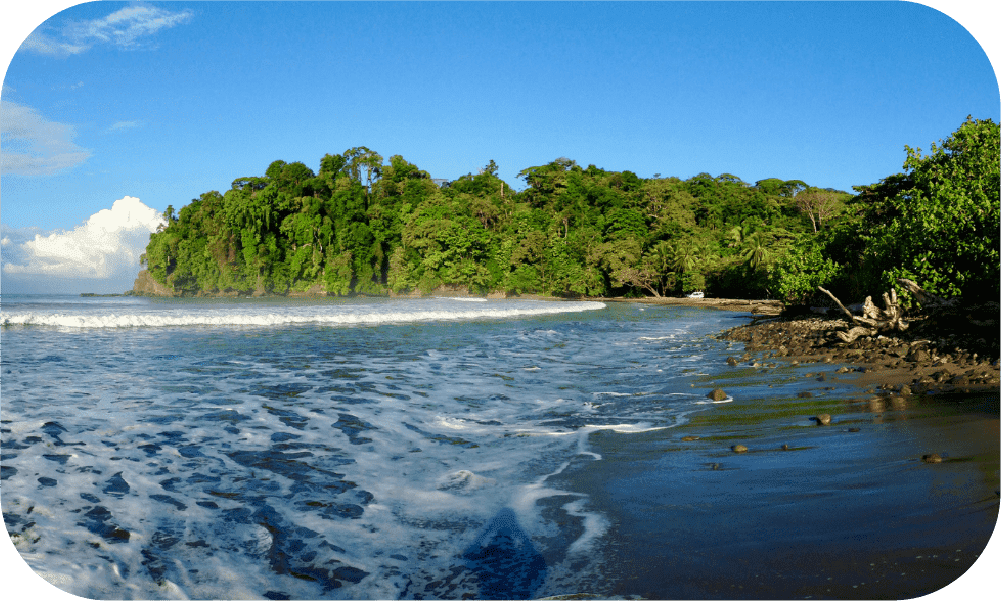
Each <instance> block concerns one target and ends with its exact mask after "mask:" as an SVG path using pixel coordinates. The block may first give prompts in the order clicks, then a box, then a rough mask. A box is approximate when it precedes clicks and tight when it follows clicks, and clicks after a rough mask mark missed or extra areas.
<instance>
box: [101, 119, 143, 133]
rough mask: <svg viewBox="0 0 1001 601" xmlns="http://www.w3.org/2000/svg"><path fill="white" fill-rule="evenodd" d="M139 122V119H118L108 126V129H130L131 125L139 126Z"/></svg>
mask: <svg viewBox="0 0 1001 601" xmlns="http://www.w3.org/2000/svg"><path fill="white" fill-rule="evenodd" d="M140 125H141V123H140V122H139V121H119V122H117V123H115V124H114V125H112V126H111V127H109V128H108V131H122V130H124V129H132V128H133V127H139V126H140Z"/></svg>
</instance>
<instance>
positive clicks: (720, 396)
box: [706, 388, 726, 402]
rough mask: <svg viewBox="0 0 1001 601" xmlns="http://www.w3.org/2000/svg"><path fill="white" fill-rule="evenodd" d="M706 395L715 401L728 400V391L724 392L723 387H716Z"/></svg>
mask: <svg viewBox="0 0 1001 601" xmlns="http://www.w3.org/2000/svg"><path fill="white" fill-rule="evenodd" d="M706 397H707V398H709V399H712V400H713V401H717V402H718V401H725V400H726V393H725V392H723V389H722V388H716V389H714V390H713V391H712V392H710V393H709V394H707V395H706Z"/></svg>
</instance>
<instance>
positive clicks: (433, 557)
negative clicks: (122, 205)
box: [0, 297, 719, 598]
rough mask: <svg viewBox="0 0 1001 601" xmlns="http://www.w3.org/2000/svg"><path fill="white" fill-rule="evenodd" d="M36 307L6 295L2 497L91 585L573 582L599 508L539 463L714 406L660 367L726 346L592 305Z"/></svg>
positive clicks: (211, 589) (355, 586) (561, 466)
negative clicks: (558, 483) (609, 435)
mask: <svg viewBox="0 0 1001 601" xmlns="http://www.w3.org/2000/svg"><path fill="white" fill-rule="evenodd" d="M45 300H46V302H39V299H32V298H25V299H23V300H22V299H16V300H15V301H12V302H7V301H8V297H5V299H4V301H5V302H4V307H3V317H2V322H3V323H4V324H5V325H6V326H7V327H5V328H2V330H0V335H2V336H3V362H2V368H3V408H2V416H0V417H2V420H3V441H4V458H3V511H4V515H5V519H6V525H7V529H8V532H9V533H10V534H11V536H12V539H13V540H15V545H16V547H17V548H18V550H19V552H20V553H21V554H22V557H23V558H24V559H25V560H26V561H27V562H28V563H29V565H31V566H32V568H33V569H34V570H36V571H37V572H39V573H40V574H44V576H45V578H46V579H47V580H49V581H50V582H53V583H54V584H56V585H57V586H59V587H60V588H63V589H65V590H68V591H70V592H72V593H74V594H77V595H80V596H85V597H98V598H102V597H103V598H107V597H116V598H117V597H121V598H129V597H157V598H182V597H198V598H236V597H257V598H260V597H262V596H267V597H271V598H282V597H285V596H288V597H292V598H318V597H343V598H396V597H403V598H412V597H416V596H424V597H438V598H442V597H461V596H462V595H464V594H468V595H472V596H475V597H481V598H482V597H508V598H516V597H533V596H534V597H538V596H545V595H548V594H559V593H561V592H567V591H575V590H579V588H578V587H580V586H583V584H582V583H583V582H585V581H587V580H588V579H589V578H592V577H593V576H594V575H595V574H600V563H601V552H600V549H601V544H602V540H603V537H604V536H605V533H606V531H607V527H608V522H607V520H606V518H605V517H604V516H603V515H602V514H601V512H600V511H599V510H598V509H596V508H594V507H593V506H592V505H591V504H590V503H589V499H588V497H587V496H586V495H583V494H581V493H571V492H567V491H564V490H561V489H559V488H558V487H554V486H552V485H551V484H549V480H550V479H551V478H552V477H553V476H554V475H558V474H560V473H562V472H563V471H564V470H565V469H567V468H568V466H570V465H571V464H574V463H578V464H579V463H580V462H588V461H600V460H601V457H600V455H598V454H597V453H594V452H593V451H591V450H590V447H589V445H588V442H587V441H588V436H589V435H590V434H591V433H593V432H596V431H598V430H612V431H616V432H619V433H622V434H639V433H645V432H652V431H656V430H658V429H664V428H670V427H673V426H675V425H677V424H678V423H682V422H683V420H684V418H685V415H687V414H688V413H690V412H692V411H698V410H706V408H705V407H699V406H697V405H695V403H697V402H700V400H701V397H700V395H697V394H695V393H694V392H689V391H687V390H686V389H687V384H685V385H682V382H683V381H685V382H686V381H687V380H684V377H683V376H682V375H680V374H679V373H678V371H679V370H678V369H676V368H675V367H674V366H677V365H680V364H683V363H685V361H686V360H687V359H690V358H691V357H692V356H695V355H698V356H701V355H703V354H704V353H706V352H714V351H712V348H713V345H718V344H719V343H717V342H714V341H711V340H708V339H706V338H705V336H704V334H705V333H706V332H709V331H713V330H714V329H718V318H713V317H708V318H707V316H706V313H705V312H700V311H694V312H693V311H686V312H684V313H683V315H682V316H681V317H676V318H672V317H670V315H669V312H666V311H661V312H660V313H659V315H660V316H659V317H657V315H658V310H647V311H646V312H645V313H644V317H643V319H642V320H639V319H636V318H635V314H634V313H631V312H630V311H631V309H630V308H628V307H623V306H620V307H615V308H614V314H613V315H609V313H610V312H612V311H613V310H612V309H609V308H607V307H605V305H603V304H602V303H592V302H544V301H493V300H491V301H484V302H479V303H476V305H477V308H476V309H475V310H470V305H471V303H469V302H466V301H460V300H455V299H419V300H395V301H386V300H383V301H367V302H331V301H315V302H311V301H294V302H293V301H287V302H285V303H284V304H283V303H282V302H280V301H274V300H268V301H258V302H253V301H247V302H242V303H241V302H234V301H231V300H220V301H204V300H171V301H154V300H145V301H144V302H140V303H136V302H135V300H136V299H128V302H124V300H125V299H123V302H120V303H118V302H116V299H95V300H94V301H93V302H91V303H76V302H74V303H70V302H66V303H60V302H58V300H59V299H58V298H57V299H55V300H53V299H45ZM648 309H653V308H648ZM672 382H674V383H672ZM544 507H547V508H549V509H547V510H546V511H543V508H544Z"/></svg>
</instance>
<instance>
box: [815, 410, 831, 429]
mask: <svg viewBox="0 0 1001 601" xmlns="http://www.w3.org/2000/svg"><path fill="white" fill-rule="evenodd" d="M813 419H815V420H817V425H818V426H830V425H831V416H830V415H828V414H827V413H821V414H820V415H818V416H816V417H815V418H813Z"/></svg>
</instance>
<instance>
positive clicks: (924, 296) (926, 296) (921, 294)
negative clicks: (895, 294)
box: [897, 278, 956, 310]
mask: <svg viewBox="0 0 1001 601" xmlns="http://www.w3.org/2000/svg"><path fill="white" fill-rule="evenodd" d="M897 283H898V284H900V285H901V286H902V287H903V288H904V290H906V291H908V292H910V293H911V294H912V295H913V296H914V298H915V299H916V300H917V301H918V303H920V304H921V308H922V309H925V310H935V309H945V308H949V307H955V306H956V299H954V298H949V299H946V298H942V297H941V296H936V295H934V294H932V293H930V292H925V291H924V290H922V289H921V287H920V286H918V285H917V283H916V282H915V281H914V280H908V279H905V278H898V279H897Z"/></svg>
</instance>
